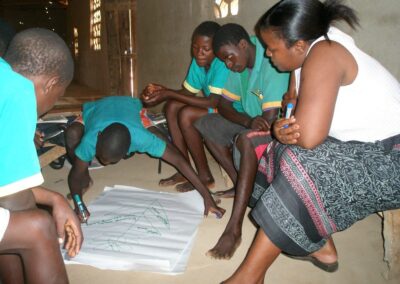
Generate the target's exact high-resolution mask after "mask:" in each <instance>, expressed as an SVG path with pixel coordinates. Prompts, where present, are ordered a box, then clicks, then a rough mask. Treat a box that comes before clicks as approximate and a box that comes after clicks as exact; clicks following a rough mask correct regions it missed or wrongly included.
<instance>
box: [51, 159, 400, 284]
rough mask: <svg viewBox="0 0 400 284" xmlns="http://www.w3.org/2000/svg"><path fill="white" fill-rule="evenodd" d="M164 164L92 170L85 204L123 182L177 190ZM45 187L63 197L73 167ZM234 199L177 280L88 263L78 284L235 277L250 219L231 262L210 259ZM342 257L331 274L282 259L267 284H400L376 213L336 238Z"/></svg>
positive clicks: (202, 235) (219, 185) (75, 278)
mask: <svg viewBox="0 0 400 284" xmlns="http://www.w3.org/2000/svg"><path fill="white" fill-rule="evenodd" d="M209 161H210V166H211V169H212V171H213V174H214V177H215V179H216V187H215V188H216V189H218V190H220V189H224V188H225V186H224V182H223V179H222V176H221V172H220V170H219V167H218V166H217V165H216V163H215V162H214V160H213V159H212V158H211V157H209ZM157 166H158V160H156V159H152V158H149V157H148V156H146V155H140V154H137V155H135V156H134V157H133V158H131V159H129V160H123V161H121V162H120V163H118V164H117V165H112V166H107V167H105V168H102V169H97V170H92V171H91V175H92V178H93V180H94V186H93V187H92V189H91V190H89V191H88V192H87V194H86V195H85V196H84V200H85V201H86V202H89V203H90V201H91V200H93V199H94V198H95V197H96V196H97V195H98V194H99V193H100V192H101V191H102V190H103V189H104V187H105V186H107V185H109V186H112V185H115V184H123V185H130V186H137V187H142V188H146V189H155V190H166V191H173V187H170V188H160V187H158V180H159V179H160V178H162V177H167V176H169V175H170V174H172V173H174V169H173V168H172V167H170V166H168V165H167V164H165V163H163V168H162V173H161V174H160V175H159V174H157ZM43 174H44V177H45V180H46V182H45V186H46V187H48V188H50V189H52V190H55V191H58V192H60V193H62V194H64V195H65V194H66V193H67V192H68V187H67V174H68V168H67V167H65V166H64V168H62V169H61V170H54V169H52V168H50V167H45V168H44V169H43ZM232 203H233V200H232V199H225V200H223V201H222V204H221V206H222V207H224V208H225V209H227V212H226V214H225V216H224V217H223V218H222V219H220V220H218V219H216V218H214V217H208V218H205V219H204V221H203V222H202V224H201V225H200V227H199V231H198V235H197V237H196V241H195V245H194V247H193V250H192V252H191V256H190V259H189V263H188V267H187V270H186V272H185V273H184V274H181V275H177V276H170V275H162V274H156V273H147V272H146V273H144V272H134V271H132V272H121V271H111V270H99V269H96V268H93V267H89V266H85V265H68V266H67V271H68V275H69V278H70V282H71V283H72V284H85V283H97V284H103V283H104V284H106V283H107V284H109V283H115V284H124V283H135V284H144V283H174V284H180V283H193V284H195V283H202V284H203V283H220V282H221V281H222V280H224V279H226V278H227V277H228V276H229V275H231V274H232V273H233V272H234V270H235V269H236V268H237V267H238V265H239V264H240V263H241V261H242V259H243V258H244V256H245V254H246V252H247V249H248V247H249V246H250V244H251V241H252V239H253V237H254V234H255V231H256V228H255V227H254V225H253V224H252V223H251V222H250V220H249V218H247V217H246V218H245V221H244V226H243V241H242V244H241V246H240V247H239V248H238V250H237V252H236V254H235V255H234V256H233V258H232V259H231V260H214V259H210V258H209V257H207V256H206V255H205V253H206V252H207V250H209V249H210V248H211V247H212V246H213V245H214V244H215V243H216V241H217V239H218V237H219V236H220V234H221V233H222V231H223V229H224V228H225V225H226V223H227V221H228V219H229V216H230V213H231V210H232ZM334 240H335V242H336V246H337V249H338V253H339V263H340V265H339V270H338V271H337V272H335V273H332V274H329V273H326V272H323V271H321V270H319V269H318V268H316V267H314V266H313V265H311V264H310V263H304V262H301V261H296V260H292V259H289V258H287V257H285V256H280V257H279V258H278V259H277V261H276V262H275V263H274V264H273V266H272V267H271V269H270V271H269V272H268V273H267V276H266V278H265V282H266V283H279V284H284V283H290V284H292V283H298V284H302V283H319V284H322V283H352V284H357V283H359V284H368V283H370V284H377V283H391V284H394V283H400V280H399V279H397V280H391V281H387V280H385V278H384V276H383V275H384V274H385V271H386V265H385V263H384V262H383V260H382V259H383V241H382V236H381V219H380V218H379V217H378V216H377V215H372V216H370V217H368V218H366V219H365V220H363V221H360V222H359V223H357V224H355V225H354V226H353V227H352V228H350V229H349V230H347V231H345V232H342V233H338V234H336V235H334Z"/></svg>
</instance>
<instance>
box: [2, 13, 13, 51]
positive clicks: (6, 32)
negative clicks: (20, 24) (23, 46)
mask: <svg viewBox="0 0 400 284" xmlns="http://www.w3.org/2000/svg"><path fill="white" fill-rule="evenodd" d="M14 35H15V30H14V28H13V27H12V26H11V25H10V24H9V23H7V22H6V21H4V20H3V19H1V18H0V56H3V54H4V53H5V52H6V50H7V47H8V45H9V43H10V41H11V39H12V38H13V37H14Z"/></svg>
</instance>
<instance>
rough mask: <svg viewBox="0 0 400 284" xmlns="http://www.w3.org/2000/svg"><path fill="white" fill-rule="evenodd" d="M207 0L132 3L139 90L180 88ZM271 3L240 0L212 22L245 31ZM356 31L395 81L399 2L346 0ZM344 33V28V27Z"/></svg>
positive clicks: (208, 8)
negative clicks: (233, 10) (156, 85)
mask: <svg viewBox="0 0 400 284" xmlns="http://www.w3.org/2000/svg"><path fill="white" fill-rule="evenodd" d="M212 3H213V1H212V0H174V1H160V0H145V1H143V0H138V1H137V31H136V32H137V43H138V46H137V64H138V66H137V71H138V72H137V73H138V74H137V76H138V77H137V79H138V81H137V82H138V90H139V92H140V90H142V89H143V88H144V87H145V85H146V84H148V83H150V82H157V83H160V84H163V85H166V86H168V87H170V88H180V87H181V84H182V82H183V80H184V78H185V75H186V71H187V68H188V66H189V63H190V59H191V57H190V37H191V34H192V31H193V29H194V28H195V27H196V26H197V25H198V24H199V23H200V22H202V21H204V20H215V17H214V14H213V10H212ZM274 3H276V1H272V0H266V1H265V0H240V4H239V5H240V7H239V15H238V16H231V17H228V18H225V19H222V20H216V21H217V22H219V23H221V24H224V23H227V22H236V23H239V24H241V25H243V26H244V27H245V28H246V29H247V31H248V32H249V33H253V27H254V24H255V23H256V21H257V20H258V18H259V17H260V16H261V15H262V14H263V13H264V12H265V11H266V10H267V9H268V8H269V7H271V6H272V5H273V4H274ZM345 3H347V4H348V5H350V6H351V7H353V8H354V9H355V10H356V11H357V12H358V15H359V18H360V24H361V27H360V28H359V29H358V30H357V31H356V32H350V34H351V35H353V36H354V37H355V40H356V42H357V43H358V45H359V46H360V47H361V48H362V49H363V50H364V51H366V52H367V53H368V54H370V55H372V56H373V57H375V58H376V59H378V60H379V61H380V62H381V63H382V64H383V65H384V66H385V67H386V68H388V69H389V70H390V71H391V72H392V73H393V74H394V76H395V77H396V78H397V79H400V56H398V54H399V53H398V51H399V50H400V35H399V30H400V1H398V0H384V1H379V3H378V2H377V1H376V0H347V1H346V2H345ZM346 31H349V29H347V28H346Z"/></svg>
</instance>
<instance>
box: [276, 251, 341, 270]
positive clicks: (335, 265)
mask: <svg viewBox="0 0 400 284" xmlns="http://www.w3.org/2000/svg"><path fill="white" fill-rule="evenodd" d="M284 255H286V256H287V257H290V258H293V259H297V260H303V261H309V262H311V263H312V264H314V265H315V266H316V267H318V268H320V269H322V270H323V271H326V272H335V271H336V270H338V268H339V262H337V261H335V262H332V263H326V262H322V261H320V260H318V259H317V258H315V257H313V256H310V255H307V256H295V255H290V254H286V253H285V254H284Z"/></svg>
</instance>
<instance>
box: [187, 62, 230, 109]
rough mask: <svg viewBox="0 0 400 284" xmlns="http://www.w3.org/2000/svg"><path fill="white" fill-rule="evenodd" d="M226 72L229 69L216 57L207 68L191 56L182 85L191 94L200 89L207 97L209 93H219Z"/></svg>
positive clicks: (226, 74) (226, 75) (224, 80)
mask: <svg viewBox="0 0 400 284" xmlns="http://www.w3.org/2000/svg"><path fill="white" fill-rule="evenodd" d="M228 74H229V69H228V68H226V66H225V63H224V62H222V61H221V60H219V59H218V58H217V57H215V58H214V60H213V61H212V62H211V65H210V68H209V69H208V70H207V69H206V68H204V67H200V66H199V65H197V62H196V60H195V59H194V58H193V59H192V63H191V64H190V67H189V71H188V74H187V76H186V79H185V81H184V82H183V87H184V88H185V89H186V90H188V91H189V92H191V93H193V94H197V93H198V92H200V90H201V91H203V94H204V96H205V97H208V96H209V95H210V94H211V93H212V94H216V95H221V92H222V88H223V87H224V85H225V82H226V79H227V77H228ZM208 111H209V112H210V113H213V112H215V110H214V109H211V108H210V109H209V110H208Z"/></svg>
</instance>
